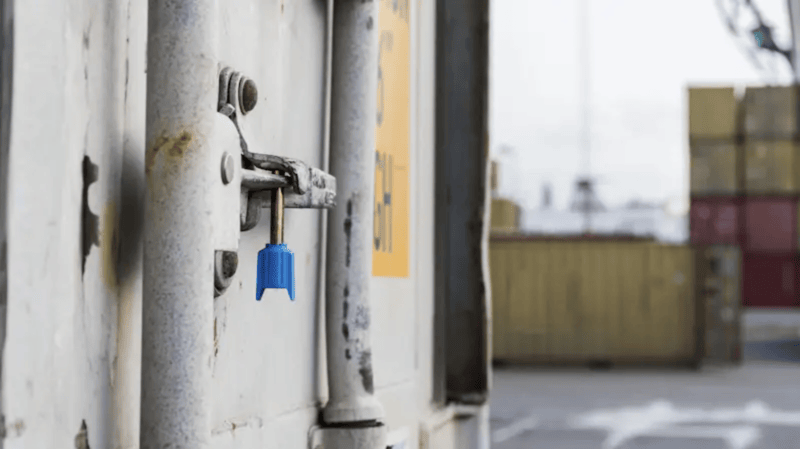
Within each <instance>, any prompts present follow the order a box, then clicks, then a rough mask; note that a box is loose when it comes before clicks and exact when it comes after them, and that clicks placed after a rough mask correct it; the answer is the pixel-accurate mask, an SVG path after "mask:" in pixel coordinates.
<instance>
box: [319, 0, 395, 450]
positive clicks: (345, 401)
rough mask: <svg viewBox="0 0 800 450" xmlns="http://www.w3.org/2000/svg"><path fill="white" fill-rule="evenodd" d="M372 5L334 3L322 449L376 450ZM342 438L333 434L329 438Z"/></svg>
mask: <svg viewBox="0 0 800 450" xmlns="http://www.w3.org/2000/svg"><path fill="white" fill-rule="evenodd" d="M377 73H378V2H377V1H363V0H336V1H335V2H334V13H333V67H332V98H331V137H330V153H331V154H330V165H331V174H332V175H333V176H335V177H336V184H337V191H338V192H337V204H336V207H335V208H334V209H332V210H331V211H330V213H329V214H330V215H329V217H328V219H329V220H328V243H327V244H328V245H327V247H328V248H327V263H326V265H327V268H326V273H327V279H326V337H327V360H328V386H329V400H328V404H327V405H326V407H325V410H324V412H323V419H324V421H325V423H326V424H337V425H347V426H346V428H343V427H341V426H340V427H338V428H332V429H331V430H330V432H326V436H328V437H326V440H328V442H327V443H326V447H327V448H331V447H338V446H341V445H347V446H352V445H357V447H356V448H382V447H385V443H383V442H380V440H381V439H383V437H382V434H381V432H380V430H382V429H383V428H384V427H383V426H382V425H381V424H380V420H381V419H382V418H383V407H382V406H381V405H380V403H379V402H378V401H377V399H376V398H375V396H374V395H373V392H374V380H373V373H372V346H371V340H370V332H369V331H370V328H369V327H370V323H371V321H370V309H369V300H370V298H369V285H370V278H371V274H372V225H373V200H374V192H373V191H374V180H375V117H376V112H377V103H376V102H377V98H376V94H377V81H378V80H377ZM337 429H338V430H346V431H347V432H346V433H337V432H336V430H337Z"/></svg>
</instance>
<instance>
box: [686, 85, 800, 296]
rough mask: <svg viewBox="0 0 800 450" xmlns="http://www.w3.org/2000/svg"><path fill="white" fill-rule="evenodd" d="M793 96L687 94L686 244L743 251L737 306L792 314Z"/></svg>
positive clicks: (780, 91)
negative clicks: (688, 175) (688, 207)
mask: <svg viewBox="0 0 800 450" xmlns="http://www.w3.org/2000/svg"><path fill="white" fill-rule="evenodd" d="M797 95H798V90H797V88H796V87H794V86H788V87H759V88H748V89H747V90H746V92H745V96H744V99H743V100H742V101H741V102H737V100H736V98H735V96H734V92H733V89H732V88H693V89H690V90H689V132H690V154H691V188H690V191H691V198H692V201H691V211H690V236H691V242H692V244H693V245H696V246H698V245H699V246H716V245H730V246H739V247H741V249H742V280H743V281H742V302H743V304H744V306H749V307H791V306H797V304H798V294H800V291H799V290H798V289H797V284H798V282H799V281H800V279H799V278H798V276H797V271H798V265H797V261H796V260H797V258H796V254H797V253H796V252H797V241H798V239H797V235H798V234H797V231H798V230H797V215H798V209H797V204H798V201H797V194H798V187H800V183H798V181H800V177H798V164H800V146H799V145H798V126H797V121H798V114H797Z"/></svg>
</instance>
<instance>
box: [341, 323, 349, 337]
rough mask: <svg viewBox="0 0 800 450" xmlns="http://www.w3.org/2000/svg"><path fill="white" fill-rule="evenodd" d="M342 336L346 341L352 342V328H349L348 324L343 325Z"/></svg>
mask: <svg viewBox="0 0 800 450" xmlns="http://www.w3.org/2000/svg"><path fill="white" fill-rule="evenodd" d="M342 335H343V336H344V340H345V341H349V340H350V327H348V326H347V324H346V323H343V324H342Z"/></svg>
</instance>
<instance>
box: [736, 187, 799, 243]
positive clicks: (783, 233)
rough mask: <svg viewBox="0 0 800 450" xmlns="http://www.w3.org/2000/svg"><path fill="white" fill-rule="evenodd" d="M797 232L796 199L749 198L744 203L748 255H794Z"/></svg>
mask: <svg viewBox="0 0 800 450" xmlns="http://www.w3.org/2000/svg"><path fill="white" fill-rule="evenodd" d="M796 232H797V199H796V198H795V197H749V198H747V199H746V200H745V201H744V239H743V241H744V242H743V246H744V250H745V251H746V252H793V251H794V250H795V249H796V248H797V238H796Z"/></svg>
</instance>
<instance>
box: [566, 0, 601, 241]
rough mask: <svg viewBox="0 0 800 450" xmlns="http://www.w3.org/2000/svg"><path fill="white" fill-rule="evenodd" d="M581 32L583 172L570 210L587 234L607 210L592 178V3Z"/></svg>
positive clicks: (584, 10) (584, 7) (583, 6)
mask: <svg viewBox="0 0 800 450" xmlns="http://www.w3.org/2000/svg"><path fill="white" fill-rule="evenodd" d="M578 13H579V14H580V16H579V24H578V30H579V32H580V46H581V47H580V64H581V68H580V69H581V70H580V74H581V89H580V102H581V143H580V146H581V155H580V158H581V172H582V174H581V175H580V176H579V177H578V179H577V180H576V181H575V192H574V194H573V197H572V205H571V207H570V208H571V209H572V210H573V211H577V212H580V213H582V214H583V229H584V233H586V234H589V233H591V231H592V213H594V212H599V211H603V210H604V209H605V208H604V206H603V204H602V203H601V202H600V199H599V197H598V196H597V193H596V192H595V182H594V179H593V178H592V166H591V142H592V139H591V128H590V126H591V120H590V118H591V109H590V106H591V104H590V97H589V93H590V91H589V80H590V78H591V76H592V74H591V72H590V69H591V64H590V59H589V58H590V53H589V2H588V0H581V2H580V4H579V7H578Z"/></svg>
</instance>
